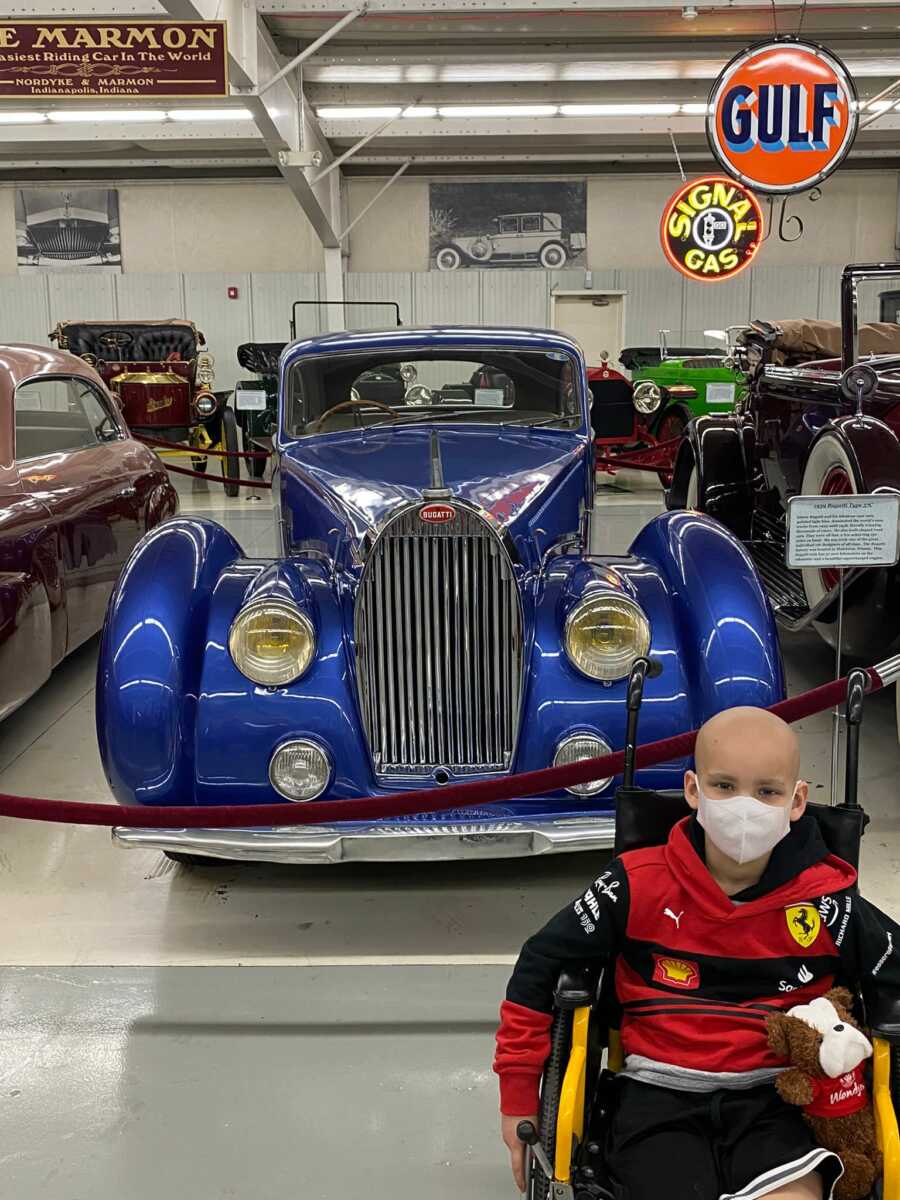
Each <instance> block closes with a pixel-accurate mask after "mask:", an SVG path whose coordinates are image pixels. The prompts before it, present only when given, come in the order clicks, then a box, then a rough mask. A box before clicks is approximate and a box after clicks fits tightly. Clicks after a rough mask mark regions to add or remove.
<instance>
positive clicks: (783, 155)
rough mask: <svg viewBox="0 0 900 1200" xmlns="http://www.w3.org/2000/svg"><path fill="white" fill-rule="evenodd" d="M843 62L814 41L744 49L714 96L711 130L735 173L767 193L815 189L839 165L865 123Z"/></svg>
mask: <svg viewBox="0 0 900 1200" xmlns="http://www.w3.org/2000/svg"><path fill="white" fill-rule="evenodd" d="M857 109H858V106H857V97H856V88H855V87H854V84H853V80H852V79H851V78H850V75H849V73H848V71H847V69H846V67H845V66H844V64H843V63H842V62H841V61H840V59H839V58H837V57H836V56H835V55H833V54H832V53H831V52H830V51H828V50H825V49H824V48H823V47H821V46H817V45H815V44H813V43H811V42H798V41H783V42H782V41H775V42H767V43H765V44H763V45H758V46H753V47H751V48H750V49H748V50H744V51H742V52H741V53H740V54H739V55H737V56H736V57H735V58H733V59H732V60H731V62H730V63H729V64H728V65H727V66H726V67H725V69H724V70H723V71H722V73H721V75H720V76H719V78H718V79H717V80H716V82H715V84H714V86H713V89H712V91H711V93H710V97H709V109H708V112H707V117H706V135H707V138H708V140H709V145H710V149H711V150H712V152H713V154H714V155H715V157H716V159H717V160H718V161H719V162H720V163H721V165H722V166H723V167H724V168H725V170H726V171H727V172H728V174H729V175H733V176H734V178H735V179H739V180H740V181H741V182H742V183H745V184H747V186H748V187H752V188H755V189H756V190H757V191H760V192H770V193H781V194H789V193H791V192H802V191H805V190H806V189H807V188H811V187H814V186H815V185H816V184H819V183H821V182H822V180H823V179H825V178H826V176H828V175H830V174H831V172H832V171H833V170H835V168H836V167H838V166H839V165H840V163H841V162H842V160H843V159H844V157H845V156H846V154H847V153H848V151H849V150H850V147H851V146H852V144H853V139H854V137H855V136H856V127H857V124H858V122H859V113H858V110H857Z"/></svg>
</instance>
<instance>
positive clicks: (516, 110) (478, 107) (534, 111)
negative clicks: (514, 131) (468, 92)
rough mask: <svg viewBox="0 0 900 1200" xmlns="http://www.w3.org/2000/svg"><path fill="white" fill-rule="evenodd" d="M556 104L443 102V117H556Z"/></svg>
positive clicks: (441, 110)
mask: <svg viewBox="0 0 900 1200" xmlns="http://www.w3.org/2000/svg"><path fill="white" fill-rule="evenodd" d="M558 111H559V109H558V107H557V105H555V104H450V105H445V104H442V105H441V107H440V114H441V116H442V117H555V116H556V114H557V112H558Z"/></svg>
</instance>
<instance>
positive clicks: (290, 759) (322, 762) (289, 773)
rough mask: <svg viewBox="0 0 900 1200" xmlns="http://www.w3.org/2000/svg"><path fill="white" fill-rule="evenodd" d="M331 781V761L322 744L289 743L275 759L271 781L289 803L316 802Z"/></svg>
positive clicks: (300, 741) (271, 769)
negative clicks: (292, 801)
mask: <svg viewBox="0 0 900 1200" xmlns="http://www.w3.org/2000/svg"><path fill="white" fill-rule="evenodd" d="M330 779H331V759H330V758H329V757H328V754H327V753H326V752H325V750H323V749H322V747H321V746H320V745H319V744H318V742H311V741H308V740H307V739H305V738H303V739H300V740H299V741H296V742H285V743H284V745H282V746H279V747H278V749H277V750H276V751H275V753H274V754H273V755H272V761H271V762H270V763H269V780H270V782H271V784H272V787H273V788H274V789H275V791H276V792H278V793H279V795H281V796H284V797H285V798H286V799H288V800H315V799H316V797H317V796H321V795H322V793H323V792H324V791H325V789H326V788H327V787H328V783H329V781H330Z"/></svg>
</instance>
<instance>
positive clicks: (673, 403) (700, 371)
mask: <svg viewBox="0 0 900 1200" xmlns="http://www.w3.org/2000/svg"><path fill="white" fill-rule="evenodd" d="M744 328H746V326H744V325H732V326H730V327H729V328H728V329H727V330H722V331H720V330H715V329H707V330H704V336H705V337H707V338H709V339H710V340H711V341H714V342H718V343H719V345H720V347H721V348H717V347H716V346H701V347H699V348H698V347H687V346H674V347H671V348H670V347H669V346H668V344H667V341H666V334H667V332H668V331H667V330H664V329H663V330H660V334H659V346H658V347H647V346H633V347H629V348H628V349H625V350H623V351H622V353H621V355H620V357H619V362H621V363H622V365H623V366H624V367H625V368H626V369H627V370H628V371H630V372H631V383H632V388H633V396H632V400H633V403H634V407H635V409H636V410H637V411H638V413H639V414H640V416H641V418H642V420H643V423H644V426H645V428H646V429H647V430H648V432H650V433H651V434H652V435H653V437H655V438H656V440H657V441H660V442H665V441H668V440H669V439H670V438H675V437H680V436H681V434H682V433H683V431H684V427H685V426H686V425H687V423H688V421H690V420H691V419H692V418H693V417H699V416H702V415H703V414H704V413H722V412H730V411H731V410H732V408H733V407H734V404H735V401H736V400H738V399H739V398H740V396H741V395H743V393H744V392H745V391H746V389H747V377H746V375H745V374H744V372H743V371H742V370H740V368H739V367H738V365H737V363H736V362H735V358H734V346H735V338H736V337H737V335H738V333H739V332H740V331H741V330H742V329H744Z"/></svg>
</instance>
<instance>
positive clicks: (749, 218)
mask: <svg viewBox="0 0 900 1200" xmlns="http://www.w3.org/2000/svg"><path fill="white" fill-rule="evenodd" d="M659 236H660V241H661V242H662V248H663V251H664V253H665V256H666V258H667V259H668V260H669V262H670V263H671V264H672V266H673V267H674V268H675V270H676V271H680V272H681V274H682V275H686V276H687V277H688V279H696V280H698V281H699V282H700V283H716V282H720V281H722V280H724V279H733V278H734V276H735V275H737V274H738V273H739V272H740V271H743V270H744V268H745V267H749V265H750V263H751V262H752V261H753V258H754V256H755V254H756V252H757V250H758V249H759V245H760V242H761V241H762V238H763V215H762V209H761V208H760V205H759V201H758V200H757V199H756V197H755V196H754V195H753V193H752V192H751V191H749V190H748V189H747V188H745V187H744V185H743V184H741V183H738V182H737V180H735V179H729V178H727V176H724V175H707V176H704V177H703V178H702V179H692V180H690V181H689V182H688V183H685V184H683V186H682V187H680V188H679V189H678V191H677V192H675V194H674V195H673V196H670V197H669V201H668V203H667V204H666V206H665V208H664V209H663V215H662V221H661V222H660V228H659Z"/></svg>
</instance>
